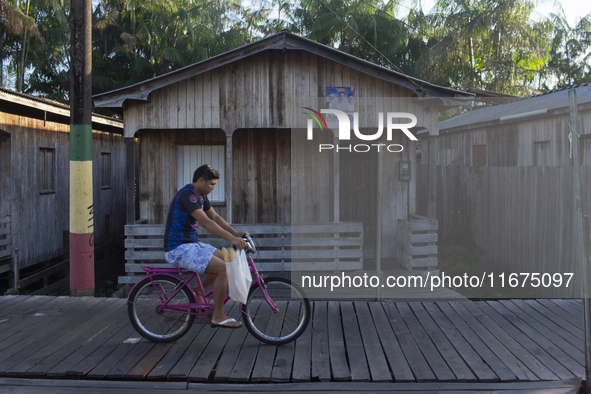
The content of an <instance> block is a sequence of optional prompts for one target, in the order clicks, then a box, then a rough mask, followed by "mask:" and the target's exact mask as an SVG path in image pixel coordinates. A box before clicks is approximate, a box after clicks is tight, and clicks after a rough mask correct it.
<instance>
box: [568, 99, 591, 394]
mask: <svg viewBox="0 0 591 394" xmlns="http://www.w3.org/2000/svg"><path fill="white" fill-rule="evenodd" d="M568 98H569V105H570V135H571V137H572V138H571V141H572V153H573V155H572V158H573V189H574V190H573V192H574V193H573V194H574V197H575V211H574V212H573V213H574V215H575V216H574V222H575V234H577V240H576V242H577V243H576V253H575V264H576V262H577V261H578V262H579V264H581V266H582V271H583V275H582V278H583V283H582V284H583V319H584V322H585V373H586V385H585V386H586V388H585V392H586V393H587V394H591V386H590V385H589V382H591V346H590V345H591V336H590V334H591V322H590V321H589V307H590V299H589V298H590V295H589V266H588V264H587V259H586V258H585V248H584V241H583V212H582V203H581V173H580V164H579V134H578V133H577V115H578V109H577V92H576V91H575V89H574V88H573V89H570V90H569V91H568Z"/></svg>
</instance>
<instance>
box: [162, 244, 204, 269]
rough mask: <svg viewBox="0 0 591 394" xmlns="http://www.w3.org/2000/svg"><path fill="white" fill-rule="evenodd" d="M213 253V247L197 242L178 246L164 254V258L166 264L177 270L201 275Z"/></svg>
mask: <svg viewBox="0 0 591 394" xmlns="http://www.w3.org/2000/svg"><path fill="white" fill-rule="evenodd" d="M215 251H216V248H215V247H213V246H211V245H209V244H205V243H203V242H197V243H193V244H182V245H179V246H177V247H176V248H174V249H173V250H171V251H170V252H166V253H164V257H165V258H166V261H167V262H169V263H170V264H172V265H174V266H175V267H177V268H184V269H187V270H191V271H194V272H197V273H198V274H203V273H204V272H205V269H206V268H207V265H208V264H209V262H210V261H211V258H212V257H213V252H215Z"/></svg>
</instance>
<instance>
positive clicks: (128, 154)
mask: <svg viewBox="0 0 591 394" xmlns="http://www.w3.org/2000/svg"><path fill="white" fill-rule="evenodd" d="M125 159H126V160H125V218H126V220H125V223H127V224H135V140H134V139H133V138H125Z"/></svg>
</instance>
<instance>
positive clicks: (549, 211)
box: [437, 166, 591, 297]
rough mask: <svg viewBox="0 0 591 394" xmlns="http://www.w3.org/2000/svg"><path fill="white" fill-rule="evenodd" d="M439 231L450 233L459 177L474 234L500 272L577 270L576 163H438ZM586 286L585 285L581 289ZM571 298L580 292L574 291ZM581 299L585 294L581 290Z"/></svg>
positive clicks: (589, 187)
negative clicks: (474, 166)
mask: <svg viewBox="0 0 591 394" xmlns="http://www.w3.org/2000/svg"><path fill="white" fill-rule="evenodd" d="M437 171H438V180H439V182H438V190H437V198H438V200H437V219H438V220H439V232H440V235H441V237H442V238H443V237H445V235H446V234H447V233H449V231H450V219H451V215H452V212H453V206H454V201H453V193H454V186H453V182H454V177H458V179H459V180H460V183H461V185H463V187H465V190H466V195H467V197H468V201H469V202H468V204H470V205H471V207H472V213H473V215H472V227H471V228H472V237H473V240H474V241H475V242H476V244H477V245H478V246H479V247H481V248H483V249H484V251H485V255H486V257H487V260H488V262H489V264H490V266H491V268H492V267H494V270H495V271H498V272H503V271H504V272H507V273H509V272H530V273H531V272H540V273H545V272H547V273H555V272H574V273H575V277H574V278H573V279H578V278H579V277H580V274H581V272H582V271H581V268H582V267H581V264H580V263H578V262H575V259H576V257H577V256H576V255H575V253H576V250H575V243H574V240H575V238H576V237H575V234H576V232H575V226H574V219H573V213H574V198H573V176H572V167H566V166H546V167H534V166H521V167H505V166H503V167H500V166H499V167H484V168H482V173H481V175H474V173H473V172H471V171H470V170H469V169H468V168H466V167H451V166H450V167H444V166H438V167H437ZM581 178H582V182H581V193H582V196H583V214H584V215H591V203H590V202H589V196H590V195H591V182H590V180H591V167H590V166H583V167H581ZM578 289H579V290H580V288H578ZM571 296H577V295H576V293H573V294H572V295H571ZM578 297H580V293H579V294H578Z"/></svg>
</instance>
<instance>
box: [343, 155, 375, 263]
mask: <svg viewBox="0 0 591 394" xmlns="http://www.w3.org/2000/svg"><path fill="white" fill-rule="evenodd" d="M339 156H340V157H339V166H340V170H339V212H340V220H341V221H342V222H361V223H363V259H364V268H368V267H367V266H368V263H369V264H370V265H371V262H370V260H373V261H375V258H376V190H377V188H376V184H377V178H376V177H377V156H376V153H371V152H368V153H361V152H355V153H348V152H345V153H343V152H342V151H341V152H339ZM371 268H373V267H371Z"/></svg>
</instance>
